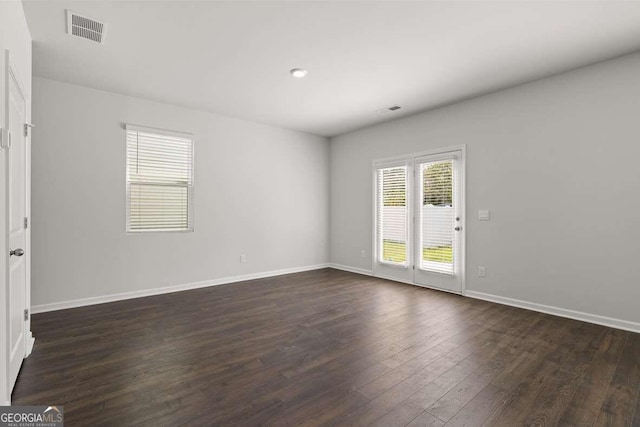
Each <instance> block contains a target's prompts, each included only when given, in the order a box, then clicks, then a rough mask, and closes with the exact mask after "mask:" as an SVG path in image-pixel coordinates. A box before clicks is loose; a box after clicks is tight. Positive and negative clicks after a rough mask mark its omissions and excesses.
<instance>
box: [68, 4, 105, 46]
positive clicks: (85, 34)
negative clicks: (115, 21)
mask: <svg viewBox="0 0 640 427" xmlns="http://www.w3.org/2000/svg"><path fill="white" fill-rule="evenodd" d="M105 27H106V25H105V24H104V23H103V22H100V21H96V20H95V19H91V18H87V17H86V16H82V15H78V14H77V13H73V12H71V11H70V10H67V33H68V34H69V35H72V36H76V37H81V38H83V39H87V40H91V41H94V42H97V43H101V44H103V43H104V31H105Z"/></svg>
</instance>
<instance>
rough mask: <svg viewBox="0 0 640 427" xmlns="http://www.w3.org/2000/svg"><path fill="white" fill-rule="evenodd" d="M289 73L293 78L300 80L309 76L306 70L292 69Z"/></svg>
mask: <svg viewBox="0 0 640 427" xmlns="http://www.w3.org/2000/svg"><path fill="white" fill-rule="evenodd" d="M289 72H290V73H291V75H292V76H293V77H295V78H298V79H301V78H303V77H304V76H306V75H307V70H305V69H304V68H292V69H291V70H290V71H289Z"/></svg>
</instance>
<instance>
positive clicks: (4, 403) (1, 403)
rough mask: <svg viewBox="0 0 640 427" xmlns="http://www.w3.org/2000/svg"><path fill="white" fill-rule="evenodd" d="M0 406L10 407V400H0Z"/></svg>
mask: <svg viewBox="0 0 640 427" xmlns="http://www.w3.org/2000/svg"><path fill="white" fill-rule="evenodd" d="M0 406H11V401H10V400H0Z"/></svg>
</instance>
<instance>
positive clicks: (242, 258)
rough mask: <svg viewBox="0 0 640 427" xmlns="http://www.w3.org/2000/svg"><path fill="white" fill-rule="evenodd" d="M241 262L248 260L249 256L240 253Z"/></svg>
mask: <svg viewBox="0 0 640 427" xmlns="http://www.w3.org/2000/svg"><path fill="white" fill-rule="evenodd" d="M240 262H247V256H246V255H245V254H242V255H240Z"/></svg>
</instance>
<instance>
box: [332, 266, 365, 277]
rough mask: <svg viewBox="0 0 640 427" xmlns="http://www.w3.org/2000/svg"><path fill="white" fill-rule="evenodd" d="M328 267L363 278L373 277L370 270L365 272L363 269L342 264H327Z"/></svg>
mask: <svg viewBox="0 0 640 427" xmlns="http://www.w3.org/2000/svg"><path fill="white" fill-rule="evenodd" d="M328 267H329V268H335V269H336V270H342V271H348V272H350V273H357V274H364V275H365V276H373V272H372V271H371V270H365V269H364V268H357V267H349V266H348V265H342V264H329V265H328Z"/></svg>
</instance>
